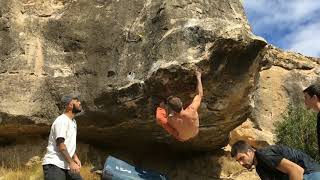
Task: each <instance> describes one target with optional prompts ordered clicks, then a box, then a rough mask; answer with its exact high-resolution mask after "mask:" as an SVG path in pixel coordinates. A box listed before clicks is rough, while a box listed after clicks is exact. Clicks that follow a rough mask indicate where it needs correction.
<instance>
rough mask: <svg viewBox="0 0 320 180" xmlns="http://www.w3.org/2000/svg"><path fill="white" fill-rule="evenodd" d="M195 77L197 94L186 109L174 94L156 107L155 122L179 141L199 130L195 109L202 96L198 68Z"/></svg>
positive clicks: (194, 134)
mask: <svg viewBox="0 0 320 180" xmlns="http://www.w3.org/2000/svg"><path fill="white" fill-rule="evenodd" d="M196 77H197V93H198V94H197V95H196V96H195V97H194V98H193V101H192V103H191V104H190V105H189V106H188V107H187V108H186V109H183V107H182V102H181V100H180V98H178V97H175V96H170V97H168V98H167V103H166V104H164V102H161V103H160V106H159V107H158V108H157V112H156V118H157V123H158V124H159V125H161V126H162V127H163V128H164V129H165V130H166V131H167V132H168V133H169V134H170V135H172V136H173V137H175V138H176V139H177V140H179V141H187V140H189V139H191V138H193V137H195V136H196V135H197V134H198V132H199V116H198V112H197V111H198V109H199V107H200V104H201V99H202V96H203V89H202V82H201V72H200V71H199V70H196Z"/></svg>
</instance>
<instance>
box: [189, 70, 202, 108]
mask: <svg viewBox="0 0 320 180" xmlns="http://www.w3.org/2000/svg"><path fill="white" fill-rule="evenodd" d="M196 77H197V95H196V96H195V97H194V98H193V101H192V103H191V104H190V105H189V107H188V108H192V109H194V110H196V111H197V110H198V109H199V107H200V105H201V100H202V97H203V88H202V82H201V72H200V71H198V70H197V71H196Z"/></svg>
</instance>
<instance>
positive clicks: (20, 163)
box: [0, 141, 100, 180]
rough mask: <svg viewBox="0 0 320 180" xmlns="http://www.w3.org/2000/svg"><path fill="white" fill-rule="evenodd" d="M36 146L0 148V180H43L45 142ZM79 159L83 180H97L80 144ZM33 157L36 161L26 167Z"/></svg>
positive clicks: (85, 152) (21, 145)
mask: <svg viewBox="0 0 320 180" xmlns="http://www.w3.org/2000/svg"><path fill="white" fill-rule="evenodd" d="M34 144H36V145H30V144H18V145H12V146H3V147H1V146H0V180H43V170H42V165H41V163H42V161H41V158H42V157H43V155H44V153H45V147H46V144H47V142H42V141H40V142H36V143H34ZM80 146H81V147H80V150H81V151H80V152H79V153H80V156H79V157H80V159H81V160H82V164H83V166H82V168H81V170H80V174H81V176H82V177H83V179H89V180H98V179H100V176H99V175H97V174H95V173H91V172H90V170H91V169H92V168H93V166H92V163H91V162H90V160H89V159H88V157H87V156H88V153H87V152H88V147H86V146H85V145H82V144H80ZM78 155H79V154H78ZM35 156H39V158H38V159H37V160H35V161H34V162H32V163H31V165H29V166H26V164H27V162H30V160H31V159H33V158H34V157H35Z"/></svg>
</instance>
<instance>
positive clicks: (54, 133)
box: [42, 114, 77, 169]
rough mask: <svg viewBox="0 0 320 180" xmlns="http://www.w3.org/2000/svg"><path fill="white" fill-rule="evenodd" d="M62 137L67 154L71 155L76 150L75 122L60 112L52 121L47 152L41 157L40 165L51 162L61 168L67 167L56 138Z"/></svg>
mask: <svg viewBox="0 0 320 180" xmlns="http://www.w3.org/2000/svg"><path fill="white" fill-rule="evenodd" d="M59 137H62V138H64V144H65V145H66V147H67V150H68V153H69V155H70V156H71V157H72V156H73V155H74V153H75V151H76V137H77V124H76V121H75V120H74V119H73V120H71V119H70V118H69V117H68V116H67V115H65V114H62V115H60V116H59V117H57V119H56V120H55V121H54V122H53V124H52V126H51V131H50V135H49V139H48V146H47V153H46V155H45V156H44V158H43V162H42V165H45V164H53V165H56V166H58V167H59V168H62V169H69V164H68V162H67V160H65V158H64V157H63V155H62V154H61V153H60V152H59V150H58V147H57V145H56V139H57V138H59Z"/></svg>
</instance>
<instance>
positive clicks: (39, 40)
mask: <svg viewBox="0 0 320 180" xmlns="http://www.w3.org/2000/svg"><path fill="white" fill-rule="evenodd" d="M265 45H266V43H265V41H263V40H261V39H259V38H257V37H256V36H254V35H253V34H252V33H251V30H250V27H249V25H248V22H247V19H246V17H245V14H244V11H243V7H242V4H241V2H240V1H237V0H227V1H218V0H216V1H204V0H196V1H194V0H163V1H156V0H131V1H124V0H93V1H89V0H52V1H40V0H2V1H0V49H1V51H0V99H1V102H0V112H1V122H0V123H1V125H0V137H1V138H0V140H1V141H2V142H5V141H10V140H11V139H14V138H15V137H17V135H18V134H19V135H21V134H23V135H25V136H33V135H46V134H47V133H48V125H49V124H50V122H52V121H53V120H54V118H55V117H56V116H57V115H59V113H61V109H59V100H60V98H61V96H62V95H63V94H65V93H70V92H79V93H81V95H82V102H83V106H84V109H85V110H86V111H85V113H84V114H83V115H82V116H80V117H79V121H78V125H79V126H78V127H79V138H80V139H82V140H85V141H89V142H91V143H103V144H108V145H111V144H124V145H128V143H129V142H130V143H132V144H136V143H143V142H144V143H149V142H160V143H167V144H170V145H172V146H174V147H178V148H182V149H193V150H212V149H217V148H220V147H222V146H223V145H225V144H226V143H227V140H228V134H229V132H230V130H232V129H233V128H235V127H237V126H238V125H239V124H241V123H242V122H243V121H245V120H246V119H247V118H248V116H249V114H250V100H251V95H252V92H253V90H254V86H255V84H256V83H257V77H258V69H259V64H260V62H259V59H257V58H256V57H257V55H258V53H259V52H260V51H261V50H262V49H263V47H264V46H265ZM194 65H197V66H199V67H201V68H202V69H203V84H204V93H205V98H204V100H203V104H202V107H201V117H200V118H201V127H200V133H199V136H198V137H197V138H195V139H193V140H192V141H190V142H187V143H177V142H176V141H175V140H172V138H170V137H169V136H167V135H166V133H165V132H164V131H163V130H162V129H161V128H160V127H158V126H157V125H156V123H155V120H154V115H153V113H154V112H153V108H152V104H151V102H150V97H151V96H152V95H157V96H163V97H166V96H168V95H172V94H173V95H178V96H180V97H182V98H183V100H184V101H185V102H186V105H187V104H188V103H189V102H190V100H191V99H192V97H193V96H194V90H195V85H196V79H195V77H194V73H193V67H194Z"/></svg>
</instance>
